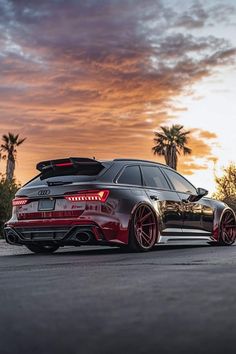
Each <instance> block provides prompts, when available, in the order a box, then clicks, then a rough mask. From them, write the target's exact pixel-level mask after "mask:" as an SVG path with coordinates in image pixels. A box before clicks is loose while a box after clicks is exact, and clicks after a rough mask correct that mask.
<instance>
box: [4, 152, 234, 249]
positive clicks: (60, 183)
mask: <svg viewBox="0 0 236 354" xmlns="http://www.w3.org/2000/svg"><path fill="white" fill-rule="evenodd" d="M37 169H38V170H39V172H40V173H39V174H38V175H37V176H36V177H35V178H34V179H32V180H31V181H29V182H28V183H27V184H26V185H24V186H23V187H22V188H21V189H20V190H19V191H18V192H17V194H16V196H15V199H14V200H13V202H12V203H13V212H12V218H11V219H10V220H9V221H8V222H7V223H6V224H5V238H6V241H7V242H8V243H10V244H14V245H25V246H26V247H27V248H28V249H30V250H31V251H33V252H35V253H50V252H54V251H55V250H57V249H58V248H59V247H62V246H66V245H73V246H81V245H110V246H120V247H124V248H127V249H129V250H131V251H149V250H151V249H152V248H153V247H154V245H156V244H161V243H171V242H173V241H182V242H184V241H187V242H189V241H196V240H204V241H207V242H209V243H210V244H212V245H222V246H224V245H225V246H229V245H232V244H233V243H234V241H235V238H236V229H235V223H236V222H235V214H234V212H233V210H232V209H230V208H229V207H228V206H227V205H226V204H224V203H222V202H220V201H216V200H213V199H210V198H207V197H206V195H207V191H206V190H205V189H203V188H197V189H196V188H195V187H194V186H193V185H192V184H191V183H190V182H189V181H188V180H186V179H185V178H184V177H183V176H181V175H180V174H179V173H177V172H176V171H175V170H172V169H171V168H169V167H167V166H165V165H162V164H159V163H154V162H151V161H145V160H133V159H115V160H111V161H97V160H94V159H89V158H65V159H60V160H53V161H43V162H40V163H38V164H37Z"/></svg>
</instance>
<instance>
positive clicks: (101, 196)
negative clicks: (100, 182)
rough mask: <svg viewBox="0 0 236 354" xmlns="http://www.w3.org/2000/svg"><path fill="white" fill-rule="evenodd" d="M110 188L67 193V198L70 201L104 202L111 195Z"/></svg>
mask: <svg viewBox="0 0 236 354" xmlns="http://www.w3.org/2000/svg"><path fill="white" fill-rule="evenodd" d="M109 193H110V192H109V190H107V189H105V190H99V191H83V192H80V193H78V194H72V195H65V199H66V200H69V201H70V202H87V201H91V202H95V201H98V202H102V203H105V201H106V200H107V198H108V196H109Z"/></svg>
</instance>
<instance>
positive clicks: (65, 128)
mask: <svg viewBox="0 0 236 354" xmlns="http://www.w3.org/2000/svg"><path fill="white" fill-rule="evenodd" d="M235 48H236V1H235V0H224V1H217V0H205V1H186V0H184V1H183V0H178V1H174V0H167V1H166V0H165V1H164V0H163V1H161V0H66V1H63V0H50V1H49V0H40V1H33V0H31V1H30V0H15V1H10V0H0V135H2V134H4V133H7V132H8V131H11V132H13V133H20V135H21V137H27V140H26V142H25V143H24V144H23V145H22V146H21V147H20V148H19V152H18V163H17V169H16V175H17V179H18V180H20V181H21V182H25V181H26V180H27V179H29V178H31V177H33V176H34V175H35V173H36V171H35V164H36V162H37V161H39V160H45V159H50V158H59V157H67V156H85V157H92V156H95V157H96V158H97V159H109V158H116V157H133V158H145V159H154V160H156V161H161V159H160V158H157V157H154V156H153V155H152V152H151V147H152V145H153V131H154V130H155V129H158V128H159V127H160V125H171V124H174V123H183V124H184V126H185V128H186V129H188V130H191V131H192V134H191V136H192V138H191V140H190V141H189V146H190V147H191V148H192V149H193V153H192V155H191V157H187V158H186V157H183V158H181V159H180V163H179V170H180V172H182V173H183V174H185V175H186V176H187V177H188V178H189V179H190V180H191V181H192V182H193V183H194V184H195V185H197V186H202V187H206V188H208V189H209V190H210V191H211V192H212V191H213V190H214V173H213V171H214V164H215V167H216V170H217V172H218V173H219V171H220V169H221V167H222V166H223V165H227V164H228V163H229V162H230V161H235V141H236V65H235V60H234V59H235V56H236V49H235ZM1 170H2V171H4V170H5V162H3V161H2V162H1Z"/></svg>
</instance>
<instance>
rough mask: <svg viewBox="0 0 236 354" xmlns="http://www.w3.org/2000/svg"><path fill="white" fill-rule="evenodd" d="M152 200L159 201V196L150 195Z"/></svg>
mask: <svg viewBox="0 0 236 354" xmlns="http://www.w3.org/2000/svg"><path fill="white" fill-rule="evenodd" d="M150 198H151V199H152V200H159V198H158V196H157V195H150Z"/></svg>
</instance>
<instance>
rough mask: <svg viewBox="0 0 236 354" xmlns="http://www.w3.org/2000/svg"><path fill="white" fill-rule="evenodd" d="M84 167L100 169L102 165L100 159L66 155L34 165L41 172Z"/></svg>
mask: <svg viewBox="0 0 236 354" xmlns="http://www.w3.org/2000/svg"><path fill="white" fill-rule="evenodd" d="M86 167H91V168H93V167H95V168H98V167H100V168H101V169H102V168H103V167H104V166H103V164H102V163H101V162H100V161H97V160H95V159H89V158H86V157H68V158H64V159H58V160H48V161H41V162H39V163H38V164H37V165H36V168H37V170H38V171H40V172H41V173H46V172H49V171H50V170H54V171H57V170H59V169H67V168H72V169H76V170H78V169H80V168H81V169H84V168H86Z"/></svg>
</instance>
